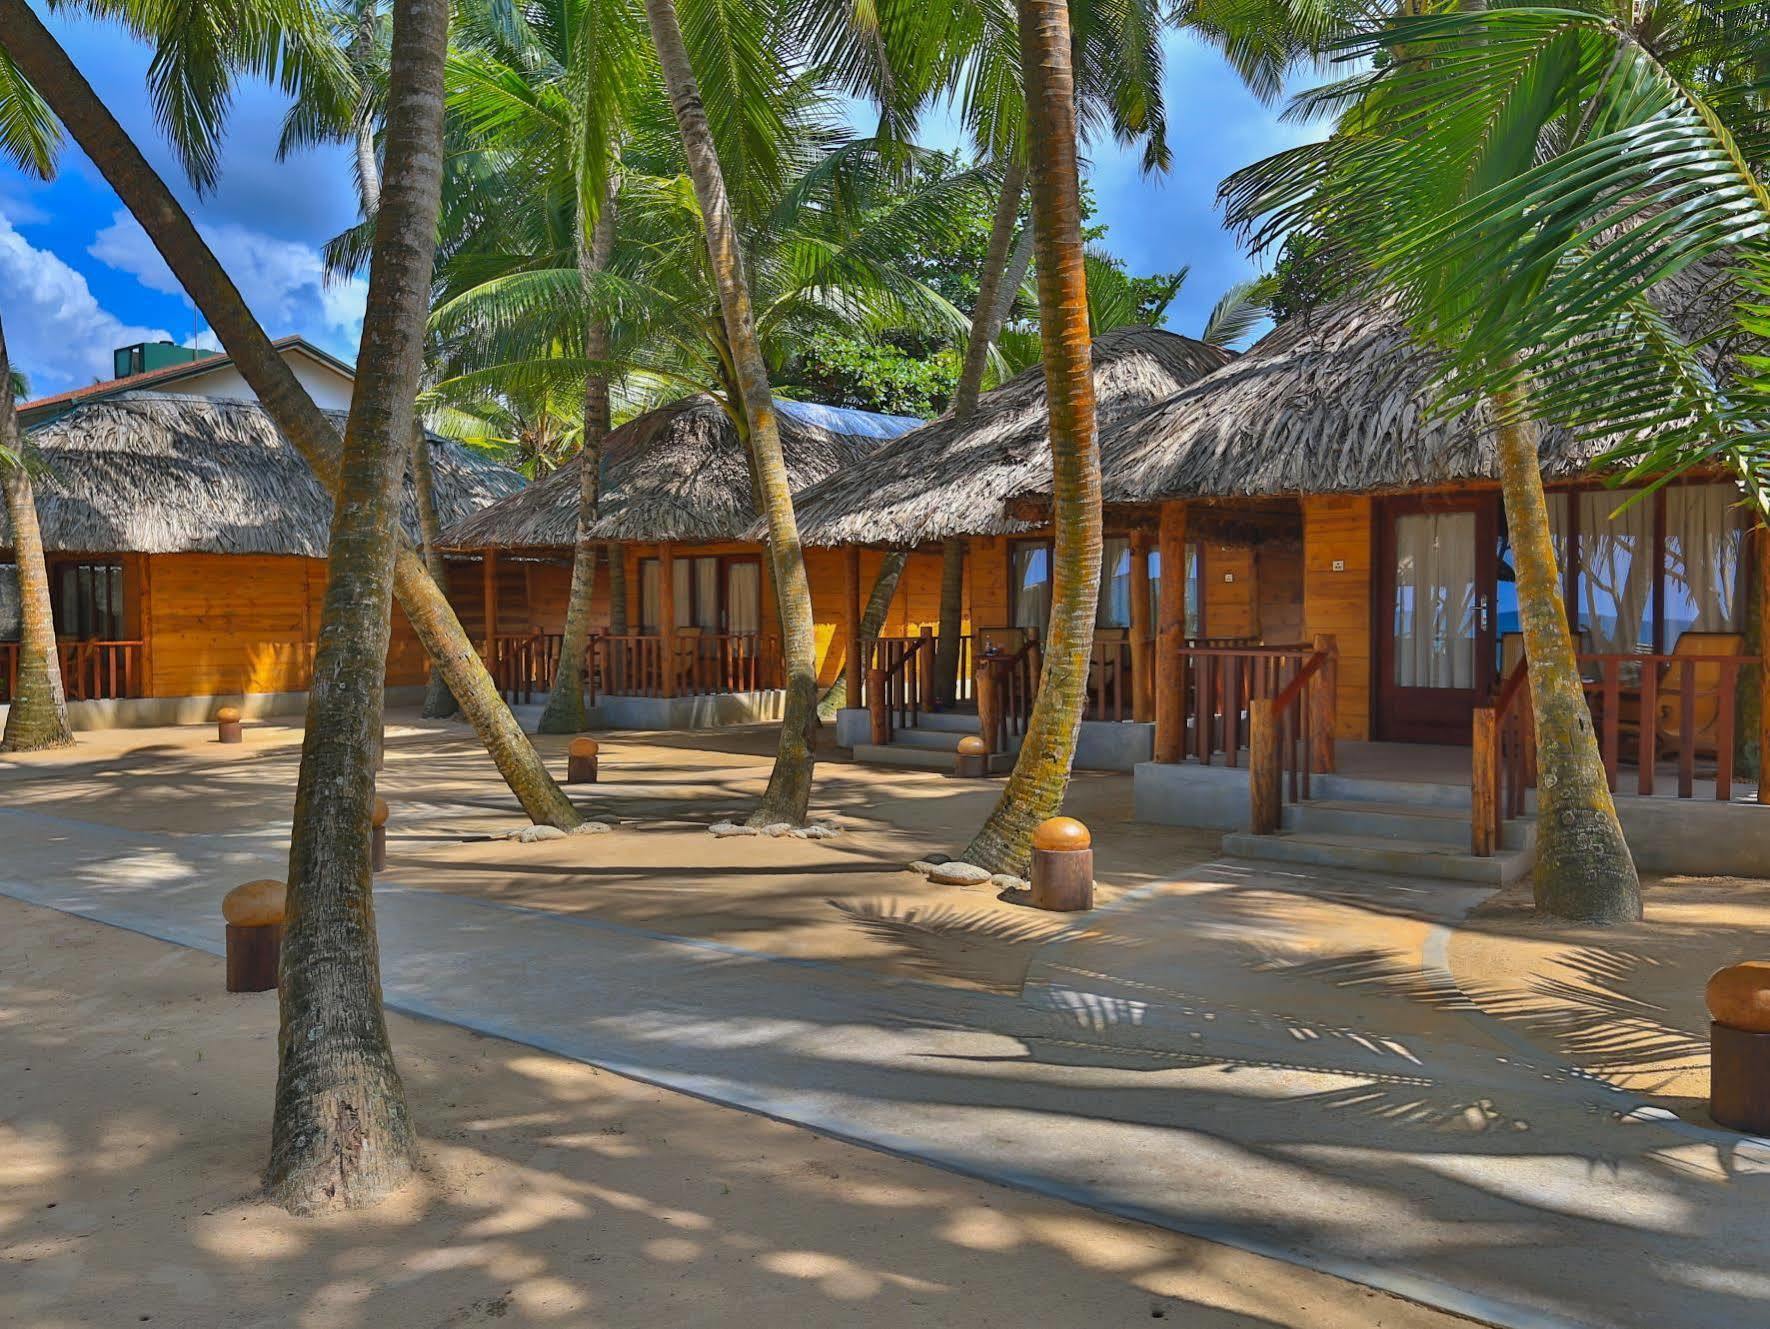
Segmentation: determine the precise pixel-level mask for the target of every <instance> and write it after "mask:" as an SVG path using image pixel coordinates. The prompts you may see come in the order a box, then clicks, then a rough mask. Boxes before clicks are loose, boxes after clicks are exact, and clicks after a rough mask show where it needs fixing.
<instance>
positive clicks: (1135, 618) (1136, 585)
mask: <svg viewBox="0 0 1770 1329" xmlns="http://www.w3.org/2000/svg"><path fill="white" fill-rule="evenodd" d="M1149 545H1150V539H1149V532H1148V531H1144V530H1136V531H1132V532H1131V718H1132V719H1133V720H1135V721H1137V723H1139V724H1148V723H1149V722H1150V721H1151V720H1153V719H1155V634H1154V632H1153V630H1152V627H1151V624H1150V614H1151V606H1150V603H1149Z"/></svg>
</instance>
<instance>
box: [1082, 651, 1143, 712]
mask: <svg viewBox="0 0 1770 1329" xmlns="http://www.w3.org/2000/svg"><path fill="white" fill-rule="evenodd" d="M1135 683H1136V679H1135V665H1134V664H1133V662H1132V643H1131V641H1130V639H1129V638H1126V639H1124V640H1122V641H1101V640H1100V639H1099V638H1098V637H1096V638H1095V639H1094V647H1093V650H1092V651H1091V652H1090V653H1089V656H1088V705H1087V708H1086V709H1085V710H1084V711H1083V712H1082V718H1083V719H1084V720H1114V721H1117V720H1129V719H1131V718H1132V716H1133V714H1134V713H1135V711H1136V708H1137V701H1136V697H1135V695H1134V694H1133V691H1132V689H1133V687H1134V686H1135Z"/></svg>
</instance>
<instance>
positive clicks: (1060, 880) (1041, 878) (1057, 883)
mask: <svg viewBox="0 0 1770 1329" xmlns="http://www.w3.org/2000/svg"><path fill="white" fill-rule="evenodd" d="M1029 876H1030V884H1031V887H1032V903H1033V905H1034V907H1035V908H1039V909H1051V910H1055V911H1056V912H1058V913H1074V912H1076V911H1077V910H1080V909H1092V908H1093V907H1094V837H1093V836H1092V835H1091V834H1089V832H1088V828H1087V827H1086V826H1084V825H1082V823H1081V822H1079V821H1077V820H1076V819H1075V818H1074V817H1052V818H1051V819H1050V820H1048V821H1042V822H1040V823H1039V824H1038V826H1037V828H1035V829H1034V831H1033V835H1032V866H1031V868H1030V869H1029Z"/></svg>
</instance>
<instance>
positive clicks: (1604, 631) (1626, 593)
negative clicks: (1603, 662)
mask: <svg viewBox="0 0 1770 1329" xmlns="http://www.w3.org/2000/svg"><path fill="white" fill-rule="evenodd" d="M1633 493H1634V491H1633V490H1628V489H1587V490H1582V491H1581V492H1580V493H1579V494H1577V495H1575V502H1576V504H1577V506H1578V508H1579V530H1580V543H1579V592H1578V595H1577V597H1576V603H1577V606H1578V613H1579V625H1580V627H1581V628H1582V629H1584V631H1585V633H1586V640H1587V641H1589V642H1590V643H1591V649H1592V650H1594V651H1598V652H1600V653H1602V654H1619V653H1623V652H1628V651H1635V650H1642V651H1651V650H1652V649H1653V642H1654V628H1655V624H1654V615H1653V584H1654V582H1655V581H1656V580H1657V577H1656V571H1657V570H1656V568H1655V566H1654V558H1653V509H1654V501H1653V500H1652V499H1647V500H1642V501H1637V502H1634V503H1629V504H1628V506H1627V507H1623V506H1622V505H1623V504H1624V503H1626V502H1627V501H1628V499H1629V498H1630V497H1631V496H1632V495H1633ZM1619 509H1620V510H1619Z"/></svg>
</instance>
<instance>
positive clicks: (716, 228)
mask: <svg viewBox="0 0 1770 1329" xmlns="http://www.w3.org/2000/svg"><path fill="white" fill-rule="evenodd" d="M645 16H646V21H647V23H648V24H649V25H650V28H651V38H652V45H653V46H654V47H655V48H656V50H657V54H658V63H659V66H660V67H661V68H662V70H663V75H664V86H665V88H666V89H667V90H668V92H669V95H670V107H671V109H672V110H673V111H674V112H675V114H676V127H677V130H678V131H679V132H680V134H681V136H682V147H683V152H684V154H685V155H686V156H687V158H688V169H689V175H690V177H691V178H692V179H693V181H694V189H695V197H696V199H697V200H698V201H699V202H700V206H701V216H702V218H703V220H704V223H705V225H706V228H707V253H708V256H709V258H710V259H711V263H712V269H713V275H714V279H715V281H716V282H717V284H718V287H719V308H720V312H721V314H722V315H723V317H724V322H725V334H726V338H727V340H728V342H729V343H730V347H731V355H732V361H733V369H734V371H735V374H736V377H737V381H738V384H739V386H740V387H741V389H742V393H741V396H742V400H743V409H744V416H745V418H746V420H747V421H748V423H749V433H750V449H751V455H752V458H753V461H754V464H755V468H756V480H757V488H758V490H759V491H760V493H761V496H762V510H763V513H764V515H765V516H766V517H767V519H768V549H769V557H770V560H771V564H772V567H773V570H774V581H775V591H776V596H777V603H778V604H779V607H780V619H781V648H782V655H783V657H784V662H785V665H786V671H787V695H786V701H785V705H784V707H783V709H782V715H781V739H780V750H779V752H778V754H777V755H776V757H775V761H774V770H773V771H772V772H771V773H770V775H769V778H768V789H767V791H766V792H765V793H764V794H763V796H762V802H761V804H760V806H758V807H757V809H756V811H755V813H754V814H752V816H751V818H750V821H751V824H753V825H766V824H769V823H772V822H781V821H784V822H791V823H795V824H798V823H802V822H803V821H804V820H805V813H806V809H807V808H808V807H809V806H810V803H811V775H812V765H813V761H814V759H815V750H814V744H813V738H814V730H815V728H816V725H817V722H818V721H817V637H816V628H815V625H814V623H813V619H812V611H811V583H810V580H809V579H808V578H807V577H806V575H805V551H804V548H803V547H802V546H801V544H800V543H799V523H798V521H797V519H796V518H795V517H794V515H793V494H792V489H791V486H790V485H789V483H788V480H787V465H786V460H785V459H784V458H783V456H782V455H781V440H780V430H779V429H778V427H777V426H776V423H775V410H774V395H773V392H772V390H771V389H770V387H769V383H768V368H767V365H766V364H765V363H764V362H763V359H762V347H761V344H760V343H759V342H758V340H757V337H756V318H755V313H754V311H753V310H752V308H751V306H750V291H749V285H748V283H747V282H746V280H745V277H744V259H743V251H742V249H741V248H740V246H739V241H738V232H737V223H736V219H735V218H734V217H733V215H732V210H731V200H730V199H729V198H728V197H727V196H726V193H725V176H724V173H723V172H722V171H721V170H720V166H719V155H718V152H717V150H716V148H715V146H714V143H713V132H712V130H711V128H710V127H709V126H708V124H707V113H706V109H705V107H703V106H702V104H701V93H700V87H699V85H698V84H697V82H696V80H695V74H694V69H693V67H692V66H691V65H690V64H689V60H688V51H687V48H686V47H685V46H684V45H683V41H682V28H681V26H680V25H679V23H678V22H677V18H676V5H675V0H645Z"/></svg>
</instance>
